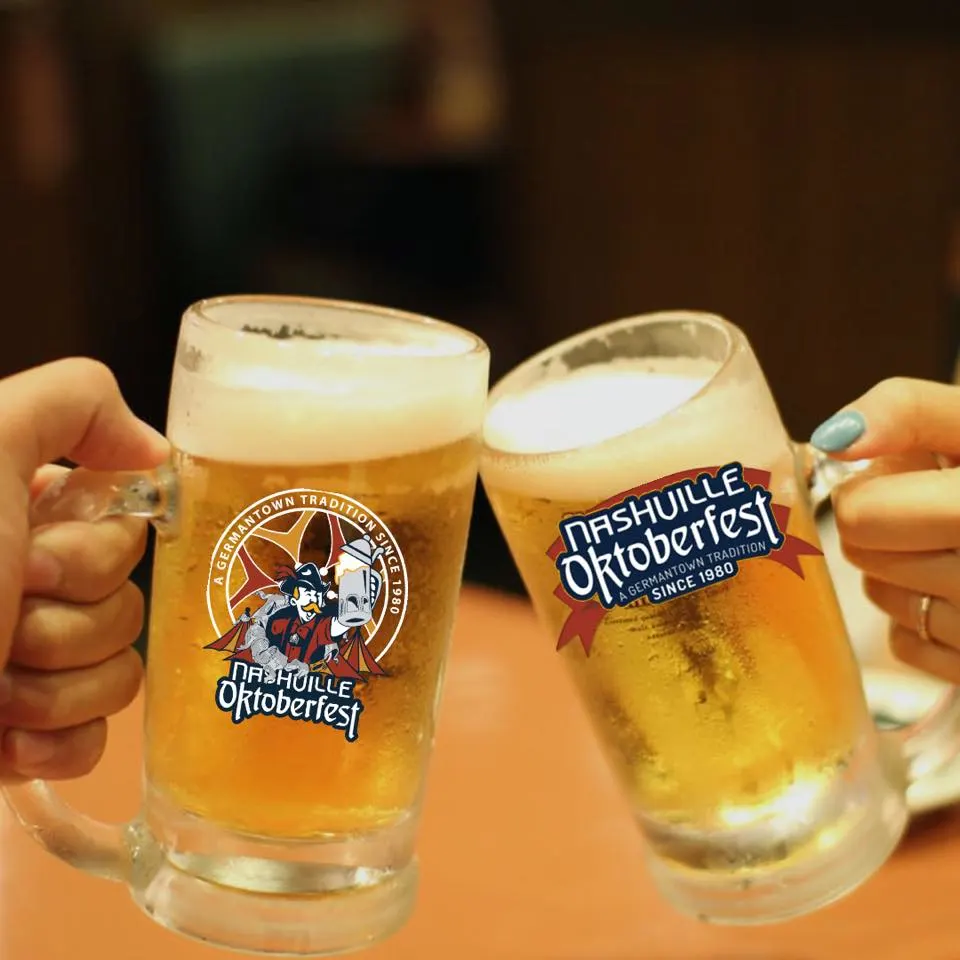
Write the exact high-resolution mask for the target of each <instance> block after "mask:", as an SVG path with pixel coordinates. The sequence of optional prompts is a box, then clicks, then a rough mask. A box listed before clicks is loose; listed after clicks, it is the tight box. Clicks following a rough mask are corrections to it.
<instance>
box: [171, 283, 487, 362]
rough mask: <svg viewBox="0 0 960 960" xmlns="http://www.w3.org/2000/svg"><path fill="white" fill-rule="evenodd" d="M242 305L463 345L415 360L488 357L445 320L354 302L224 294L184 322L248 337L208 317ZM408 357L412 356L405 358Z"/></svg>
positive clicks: (200, 304) (204, 302)
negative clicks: (379, 323) (364, 322)
mask: <svg viewBox="0 0 960 960" xmlns="http://www.w3.org/2000/svg"><path fill="white" fill-rule="evenodd" d="M241 304H269V305H271V306H278V307H283V306H301V307H315V308H318V309H323V310H335V311H341V312H344V313H351V314H355V315H357V316H365V317H368V318H370V319H371V320H376V319H380V320H393V321H399V322H400V323H402V324H406V325H408V326H409V327H410V328H411V329H412V328H416V329H418V330H421V331H422V330H424V329H427V330H435V331H436V332H437V333H438V334H441V333H442V334H444V335H446V336H447V337H449V338H451V339H456V340H459V341H462V343H463V350H458V351H456V352H452V353H448V352H444V353H433V352H430V351H425V352H424V353H422V354H419V353H418V354H413V356H415V357H416V359H417V360H427V359H437V360H459V359H463V358H465V357H470V356H475V355H477V354H483V353H489V352H490V348H489V346H488V345H487V343H486V342H485V341H484V340H483V338H482V337H480V336H478V335H477V334H475V333H473V332H472V331H471V330H467V329H466V328H464V327H460V326H457V325H456V324H455V323H450V322H448V321H446V320H439V319H437V318H436V317H431V316H428V315H426V314H420V313H414V312H412V311H409V310H400V309H397V308H395V307H385V306H381V305H379V304H373V303H364V302H362V301H354V300H337V299H334V298H329V297H312V296H301V295H298V294H280V293H276V294H274V293H241V294H225V295H223V296H217V297H204V298H203V299H201V300H195V301H194V302H193V303H191V304H190V305H189V306H188V307H187V308H186V309H185V310H184V311H183V320H184V321H185V322H190V323H192V324H194V325H196V326H198V327H203V328H206V329H208V330H219V331H222V332H224V333H232V334H235V335H237V336H238V337H249V336H251V333H250V332H249V331H245V330H240V329H237V328H236V327H231V326H229V325H228V324H227V323H225V322H224V321H223V320H218V319H217V318H215V317H214V316H212V315H211V313H212V312H213V311H214V310H215V309H216V308H218V307H230V306H234V305H241ZM405 356H407V357H410V356H411V354H405Z"/></svg>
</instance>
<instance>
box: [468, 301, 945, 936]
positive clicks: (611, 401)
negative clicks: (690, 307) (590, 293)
mask: <svg viewBox="0 0 960 960" xmlns="http://www.w3.org/2000/svg"><path fill="white" fill-rule="evenodd" d="M480 471H481V477H482V480H483V484H484V487H485V489H486V491H487V493H488V495H489V497H490V500H491V502H492V505H493V508H494V511H495V514H496V516H497V519H498V521H499V524H500V526H501V528H502V530H503V533H504V535H505V537H506V540H507V542H508V544H509V546H510V550H511V552H512V554H513V557H514V559H515V560H516V563H517V566H518V568H519V570H520V573H521V575H522V577H523V580H524V583H525V585H526V588H527V590H528V592H529V594H530V597H531V598H532V600H533V603H534V606H535V608H536V610H537V614H538V617H539V619H540V621H541V622H542V624H543V625H544V626H545V627H546V628H547V630H548V631H549V633H550V636H551V639H552V640H553V641H554V642H556V644H557V650H558V654H557V655H558V656H561V657H563V659H564V660H565V661H566V665H567V667H568V668H569V672H570V674H571V675H572V677H573V680H574V683H575V685H576V687H577V688H578V691H579V695H580V697H581V698H582V700H583V702H584V704H585V706H586V708H587V711H588V713H589V715H590V717H591V720H592V724H593V726H594V728H595V730H596V733H597V736H598V738H599V740H600V741H601V743H602V745H603V747H604V750H605V753H606V755H607V757H608V758H609V761H610V763H611V765H612V767H613V768H614V770H615V772H616V774H617V775H618V778H619V780H620V782H621V784H622V785H623V788H624V789H625V791H626V793H627V795H628V797H629V800H630V803H631V806H632V809H633V812H634V816H635V818H636V822H637V824H638V825H639V828H640V830H641V832H642V834H643V836H644V839H645V846H646V849H647V853H648V858H649V864H650V868H651V871H652V874H653V876H654V878H655V881H656V883H657V885H658V887H659V889H660V890H661V892H662V893H663V895H664V896H665V897H666V899H668V900H669V901H670V902H671V903H672V904H673V905H674V906H675V907H677V908H678V909H679V910H681V911H683V912H685V913H687V914H690V915H693V916H696V917H699V918H701V919H704V920H709V921H713V922H721V923H763V922H771V921H775V920H780V919H785V918H787V917H791V916H794V915H798V914H802V913H805V912H808V911H811V910H814V909H816V908H817V907H820V906H822V905H824V904H826V903H829V902H830V901H832V900H835V899H837V898H838V897H840V896H842V895H843V894H845V893H847V892H848V891H850V890H852V889H853V888H854V887H856V886H857V885H858V884H860V883H861V882H862V881H864V880H865V879H866V878H868V877H869V876H870V875H871V874H872V873H873V872H874V871H875V870H877V869H878V868H879V867H880V865H881V864H883V862H884V861H885V860H886V859H887V858H888V857H889V856H890V854H891V852H892V851H893V850H894V848H895V847H896V845H897V843H898V841H899V839H900V837H901V835H902V833H903V831H904V828H905V825H906V823H907V820H908V807H907V803H906V800H905V790H906V788H907V786H908V785H909V784H910V783H911V782H913V781H916V780H917V779H918V778H920V777H923V776H925V775H926V774H927V773H930V772H932V771H933V770H935V769H936V768H937V767H938V766H939V765H940V764H942V763H943V762H945V761H946V760H947V759H949V758H950V757H952V756H953V755H954V754H955V753H956V751H957V748H958V745H960V739H958V737H960V725H958V712H960V711H958V698H957V694H956V692H955V691H954V690H952V689H951V692H949V693H948V694H947V696H946V697H945V698H944V700H943V701H942V702H941V703H940V704H939V706H938V707H937V708H935V709H934V711H933V713H932V714H931V715H930V716H928V718H927V719H926V720H925V721H923V722H921V723H919V724H917V725H915V726H913V727H910V728H906V729H903V730H900V731H897V732H888V733H883V734H881V733H879V732H878V731H877V730H876V729H875V727H874V724H873V722H872V720H871V717H870V714H869V711H868V707H867V704H866V702H865V695H864V690H863V685H862V680H861V674H860V671H859V669H858V664H857V662H856V661H855V658H854V654H853V652H852V649H851V647H850V643H849V641H848V638H847V634H846V630H845V626H844V622H843V619H842V615H841V612H840V609H839V606H838V603H837V599H836V596H835V593H834V589H833V586H832V584H831V581H830V579H829V576H828V573H827V569H826V565H825V562H824V559H823V556H822V554H821V551H820V546H819V540H818V534H817V529H816V526H815V524H814V519H813V510H812V505H811V502H810V500H811V497H810V495H809V493H810V491H809V490H808V487H811V486H812V487H813V488H814V492H815V494H816V495H817V496H824V495H827V494H828V491H829V489H830V488H831V486H833V485H834V484H835V482H836V481H837V480H838V479H839V478H841V477H842V476H843V475H844V474H845V473H847V472H848V469H847V468H844V467H843V466H842V465H840V464H839V463H836V462H834V461H829V460H827V459H826V458H823V457H819V456H816V455H815V454H814V453H813V451H811V450H810V449H809V448H806V447H802V446H799V445H795V444H793V443H792V442H791V441H790V440H789V438H788V437H787V435H786V433H785V431H784V427H783V425H782V423H781V419H780V415H779V413H778V411H777V408H776V405H775V402H774V399H773V397H772V395H771V393H770V389H769V387H768V385H767V383H766V380H765V379H764V375H763V373H762V371H761V369H760V367H759V365H758V363H757V360H756V358H755V356H754V354H753V351H752V350H751V348H750V345H749V343H748V342H747V340H746V338H745V337H744V335H743V333H742V332H741V331H740V330H739V329H738V328H736V327H735V326H733V325H731V324H730V323H728V322H726V321H725V320H723V319H721V318H719V317H715V316H711V315H706V314H700V313H688V312H677V313H659V314H653V315H649V316H642V317H636V318H630V319H626V320H621V321H618V322H615V323H611V324H607V325H604V326H601V327H597V328H595V329H592V330H589V331H587V332H585V333H583V334H581V335H578V336H575V337H573V338H571V339H568V340H565V341H563V342H562V343H559V344H557V345H555V346H553V347H550V348H549V349H547V350H545V351H544V352H542V353H540V354H539V355H537V356H535V357H533V358H532V359H530V360H528V361H527V362H525V363H524V364H522V365H521V366H520V367H518V368H517V369H515V370H514V371H513V372H512V373H510V374H508V375H507V376H506V377H505V378H504V379H503V380H501V381H500V382H499V383H498V384H497V385H496V386H495V387H494V389H493V390H492V391H491V394H490V400H489V403H488V413H487V417H486V422H485V426H484V451H483V454H482V457H481V468H480Z"/></svg>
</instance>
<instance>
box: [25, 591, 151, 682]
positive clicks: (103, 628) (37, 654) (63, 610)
mask: <svg viewBox="0 0 960 960" xmlns="http://www.w3.org/2000/svg"><path fill="white" fill-rule="evenodd" d="M143 606H144V604H143V594H141V593H140V591H139V590H138V589H137V587H136V586H135V585H134V584H132V583H130V582H129V581H127V582H126V583H124V584H123V585H122V586H121V587H120V589H119V590H117V591H116V592H115V593H112V594H111V595H110V596H109V597H107V599H106V600H101V601H100V602H99V603H94V604H85V605H79V604H73V603H61V602H59V601H56V600H41V599H29V600H25V601H24V604H23V609H22V610H21V613H20V620H19V622H18V624H17V632H16V633H15V634H14V637H13V647H12V649H11V652H10V661H11V663H14V664H16V665H18V666H21V667H29V668H30V669H31V670H74V669H76V668H78V667H88V666H93V665H95V664H98V663H103V662H104V661H105V660H109V659H110V658H111V657H113V656H115V655H116V654H118V653H120V652H121V651H122V650H124V649H126V648H127V647H129V646H130V645H131V644H133V642H134V641H135V640H136V639H137V637H138V636H139V635H140V631H141V629H142V627H143Z"/></svg>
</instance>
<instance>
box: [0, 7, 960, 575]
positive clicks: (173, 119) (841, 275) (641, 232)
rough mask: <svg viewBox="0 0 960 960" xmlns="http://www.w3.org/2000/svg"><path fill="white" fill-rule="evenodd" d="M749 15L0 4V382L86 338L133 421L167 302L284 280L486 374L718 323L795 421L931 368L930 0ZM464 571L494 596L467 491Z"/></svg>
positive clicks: (941, 223)
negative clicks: (605, 337)
mask: <svg viewBox="0 0 960 960" xmlns="http://www.w3.org/2000/svg"><path fill="white" fill-rule="evenodd" d="M770 6H775V5H771V4H759V3H736V2H728V3H726V4H722V5H721V4H717V5H708V4H688V5H680V4H673V3H668V2H665V0H643V2H641V0H345V2H332V0H314V2H309V3H306V2H301V3H295V2H284V0H271V2H270V3H262V2H258V3H243V2H238V0H232V2H231V0H203V2H201V0H17V2H11V0H6V2H5V0H0V51H2V52H0V58H2V59H0V78H2V79H0V213H2V217H3V229H2V232H0V244H2V249H0V279H2V286H3V303H4V310H3V319H2V324H3V331H4V338H3V342H4V344H5V349H4V350H3V351H2V356H0V374H7V373H10V372H13V371H15V370H18V369H22V368H23V367H26V366H29V365H33V364H36V363H40V362H43V361H45V360H49V359H53V358H56V357H59V356H64V355H67V354H75V353H83V354H89V355H92V356H96V357H99V358H101V359H103V360H104V361H106V362H107V363H108V364H110V366H111V367H112V368H113V369H114V370H115V371H116V374H117V376H118V379H119V380H120V383H121V386H122V388H123V390H124V392H125V393H126V395H127V397H128V398H129V401H130V403H131V405H132V406H133V407H134V409H135V410H136V411H137V412H138V413H139V414H140V415H142V416H143V417H145V418H146V419H147V420H149V421H151V422H152V423H154V424H155V425H157V426H161V427H162V425H163V419H164V415H165V391H166V385H167V382H168V378H169V375H170V369H171V365H172V357H173V346H174V341H175V337H176V331H177V326H178V323H179V317H180V313H181V312H182V310H183V308H184V307H185V306H186V305H187V304H188V303H190V302H191V301H193V300H195V299H198V298H201V297H205V296H212V295H217V294H223V293H239V292H284V293H300V294H310V295H321V296H329V297H338V298H347V299H358V300H364V301H372V302H378V303H384V304H388V305H391V306H396V307H401V308H405V309H409V310H413V311H417V312H423V313H427V314H433V315H436V316H440V317H443V318H445V319H448V320H450V321H452V322H454V323H457V324H460V325H462V326H465V327H468V328H470V329H472V330H474V331H476V332H477V333H478V334H480V335H481V336H483V337H484V338H485V339H486V340H487V342H488V343H489V344H490V346H491V348H492V350H493V355H494V369H493V377H494V378H497V377H499V376H500V375H501V374H502V373H504V372H506V370H508V369H509V368H510V367H512V366H513V365H514V364H516V363H517V362H518V361H520V360H521V359H523V358H524V357H525V356H527V355H529V354H530V353H531V352H533V351H534V350H536V349H538V348H540V347H541V346H544V345H546V344H548V343H550V342H551V341H554V340H556V339H558V338H560V337H562V336H565V335H568V334H571V333H573V332H575V331H577V330H580V329H582V328H584V327H587V326H590V325H593V324H595V323H598V322H601V321H604V320H609V319H613V318H615V317H618V316H622V315H627V314H632V313H640V312H644V311H648V310H656V309H665V308H675V307H690V308H699V309H706V310H712V311H717V312H721V313H724V314H725V315H727V316H728V317H729V318H730V319H732V320H734V321H735V322H736V323H738V324H739V325H740V326H742V327H743V328H744V329H745V330H746V331H747V333H748V335H749V336H750V338H751V339H752V341H753V344H754V346H755V348H756V350H757V353H758V354H759V357H760V360H761V362H762V364H763V365H764V368H765V370H766V372H767V374H768V377H769V379H770V381H771V383H772V384H773V386H774V390H775V393H776V395H777V398H778V400H779V403H780V405H781V409H782V411H783V414H784V418H785V420H786V422H787V425H788V427H789V429H790V430H791V431H792V432H793V433H794V434H795V435H796V436H801V437H802V436H806V435H807V434H809V432H810V430H811V429H812V428H813V427H814V426H815V425H816V424H817V423H818V422H819V421H820V420H821V419H823V418H824V417H825V416H826V415H827V414H829V413H830V412H832V411H833V409H834V408H836V407H838V406H839V405H841V404H842V403H844V402H846V401H848V400H849V399H851V398H853V397H854V396H856V394H857V393H859V392H860V391H862V390H864V389H866V388H867V387H868V386H869V385H871V384H872V383H873V382H875V381H877V380H879V379H881V378H883V377H887V376H891V375H908V376H917V377H927V378H935V379H952V378H953V371H954V361H955V358H956V356H957V340H958V331H960V323H958V319H957V318H958V314H960V311H958V304H960V295H957V291H960V229H958V224H960V216H958V215H960V109H958V108H960V5H957V4H955V3H942V4H934V3H927V4H924V3H921V2H915V3H913V4H900V5H897V6H896V8H895V10H894V11H893V12H890V13H887V12H885V8H884V9H879V10H878V9H877V8H871V9H870V11H869V16H868V15H866V13H859V12H858V11H857V9H856V8H855V7H854V5H853V4H852V3H849V4H847V3H842V2H841V3H837V2H833V3H818V2H811V3H807V4H804V5H802V6H801V5H797V6H796V7H795V8H794V7H793V5H791V9H790V10H780V11H771V10H770V9H768V8H769V7H770ZM680 7H683V10H680V9H679V8H680ZM698 11H699V12H698ZM0 416H2V411H0ZM467 576H468V577H469V578H470V579H473V580H479V581H482V582H486V583H490V584H494V585H498V586H504V587H508V588H513V589H516V588H518V580H517V578H516V575H515V573H514V570H513V566H512V564H511V562H510V559H509V556H508V554H507V552H506V549H505V547H504V546H503V543H502V541H501V539H500V536H499V533H498V532H497V529H496V526H495V524H494V522H493V520H492V518H491V515H490V512H489V508H488V506H487V504H486V502H485V500H484V499H483V496H482V492H481V494H480V498H479V500H478V504H477V510H476V516H475V522H474V531H473V534H472V539H471V546H470V552H469V557H468V565H467Z"/></svg>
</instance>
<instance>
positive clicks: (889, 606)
mask: <svg viewBox="0 0 960 960" xmlns="http://www.w3.org/2000/svg"><path fill="white" fill-rule="evenodd" d="M811 442H812V443H813V445H814V446H816V447H818V448H819V449H821V450H823V451H825V452H827V453H830V454H831V455H832V456H834V457H836V458H837V459H841V460H859V459H867V458H876V460H875V462H874V463H873V464H872V465H871V466H870V467H869V468H868V469H867V470H866V471H864V472H863V473H862V474H859V475H857V476H854V477H852V478H850V479H849V480H847V481H846V482H844V483H843V484H842V485H841V486H840V488H839V489H838V490H837V491H836V493H835V494H834V514H835V517H836V522H837V531H838V533H839V536H840V543H841V547H842V549H843V553H844V555H845V556H846V557H847V559H848V560H849V561H850V562H851V563H852V564H854V566H856V567H858V568H859V569H860V570H861V571H862V572H863V574H864V589H865V591H866V593H867V596H868V597H869V598H870V599H871V600H872V601H873V602H874V603H875V604H876V605H877V606H878V607H879V608H880V609H881V610H883V611H884V612H885V613H887V614H888V615H889V616H890V617H891V621H892V622H891V632H890V646H891V649H892V651H893V653H894V655H895V656H896V657H897V658H898V659H900V660H902V661H903V662H904V663H907V664H909V665H911V666H913V667H916V668H918V669H920V670H923V671H925V672H927V673H930V674H932V675H934V676H936V677H940V678H941V679H944V680H948V681H950V682H952V683H960V553H958V549H960V472H958V470H957V469H956V468H954V467H953V463H954V460H953V458H954V457H957V456H960V387H955V386H950V385H946V384H941V383H933V382H929V381H923V380H908V379H900V378H898V379H893V380H885V381H883V382H882V383H880V384H878V385H877V386H875V387H874V388H872V389H871V390H869V391H868V392H867V393H865V394H864V395H863V396H862V397H860V399H859V400H856V401H854V402H853V403H852V404H850V405H849V407H846V408H844V410H842V411H841V412H840V413H838V414H836V415H835V416H833V417H831V418H830V420H828V421H827V422H826V423H824V424H823V425H821V426H820V427H818V428H817V430H816V431H814V435H813V437H812V438H811ZM937 454H940V455H942V456H943V457H944V458H945V460H946V462H947V464H948V465H949V466H948V469H940V467H939V465H938V463H937V458H936V455H937ZM924 597H927V598H929V599H928V600H924Z"/></svg>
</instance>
